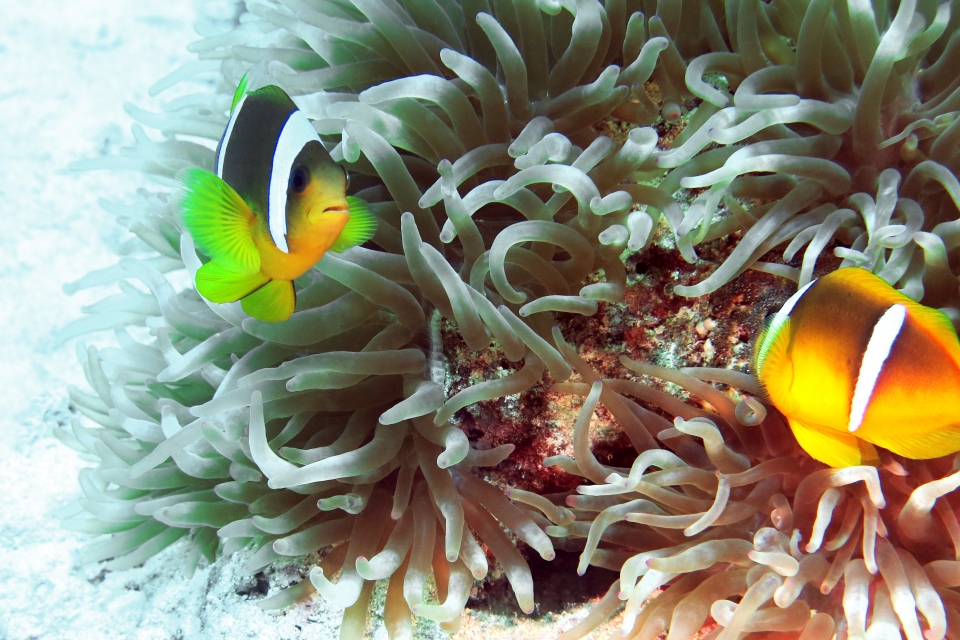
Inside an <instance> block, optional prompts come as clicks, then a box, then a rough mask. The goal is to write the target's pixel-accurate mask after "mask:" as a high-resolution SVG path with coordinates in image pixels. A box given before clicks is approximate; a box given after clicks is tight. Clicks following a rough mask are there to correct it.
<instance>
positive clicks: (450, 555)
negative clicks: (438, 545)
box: [447, 553, 460, 562]
mask: <svg viewBox="0 0 960 640" xmlns="http://www.w3.org/2000/svg"><path fill="white" fill-rule="evenodd" d="M459 557H460V556H459V555H458V554H456V553H448V554H447V562H456V561H457V558H459Z"/></svg>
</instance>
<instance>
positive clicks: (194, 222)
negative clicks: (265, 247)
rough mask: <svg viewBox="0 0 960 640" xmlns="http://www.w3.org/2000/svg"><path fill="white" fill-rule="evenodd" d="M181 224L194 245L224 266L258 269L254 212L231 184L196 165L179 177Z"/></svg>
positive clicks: (248, 271)
mask: <svg viewBox="0 0 960 640" xmlns="http://www.w3.org/2000/svg"><path fill="white" fill-rule="evenodd" d="M178 178H179V180H180V183H181V184H182V185H183V191H182V196H181V199H180V209H181V214H180V215H181V219H182V220H183V225H184V226H185V227H186V228H187V230H188V231H189V232H190V235H191V236H193V241H194V242H195V243H196V245H197V247H198V248H199V249H200V250H201V251H203V252H204V253H205V254H207V255H208V256H210V257H211V258H212V259H213V260H215V261H216V262H217V263H218V264H220V265H221V266H222V267H224V268H225V269H228V270H230V271H233V272H235V273H239V274H254V273H257V272H258V271H260V252H259V251H258V250H257V246H256V244H255V243H254V241H253V222H254V220H255V219H256V216H255V214H254V213H253V211H251V210H250V207H248V206H247V203H246V202H244V201H243V198H241V197H240V195H239V194H238V193H237V192H236V191H234V189H233V187H231V186H230V185H228V184H227V183H226V182H224V181H223V180H221V179H220V178H219V177H217V176H216V175H215V174H213V173H210V172H209V171H205V170H203V169H200V168H198V167H190V168H189V169H185V170H184V171H182V172H181V173H180V174H179V176H178Z"/></svg>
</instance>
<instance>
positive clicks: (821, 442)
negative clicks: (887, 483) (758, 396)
mask: <svg viewBox="0 0 960 640" xmlns="http://www.w3.org/2000/svg"><path fill="white" fill-rule="evenodd" d="M754 370H755V372H756V375H757V377H758V379H759V381H760V383H761V385H762V386H763V388H764V390H765V391H766V393H767V394H768V395H769V399H770V400H771V401H772V402H773V404H774V405H775V406H776V407H777V409H779V410H780V411H781V413H783V414H784V415H785V416H786V417H787V420H788V421H789V423H790V428H791V429H792V430H793V433H794V435H795V436H796V438H797V442H798V443H799V444H800V446H801V447H803V449H804V450H805V451H806V452H807V453H809V454H810V455H811V456H812V457H813V458H815V459H817V460H819V461H821V462H824V463H826V464H828V465H830V466H832V467H847V466H853V465H859V464H874V465H876V464H878V463H879V457H878V455H877V452H876V449H875V448H874V445H876V446H878V447H882V448H884V449H888V450H890V451H892V452H893V453H896V454H899V455H902V456H904V457H906V458H912V459H927V458H937V457H940V456H944V455H947V454H950V453H954V452H956V451H960V343H958V340H957V334H956V332H955V331H954V328H953V325H952V324H951V323H950V320H949V319H948V318H947V316H946V315H945V314H943V313H942V312H940V311H938V310H936V309H931V308H929V307H924V306H923V305H921V304H919V303H917V302H914V301H913V300H911V299H910V298H908V297H907V296H905V295H903V294H902V293H900V292H898V291H897V290H896V289H894V288H893V287H891V286H890V285H888V284H887V283H886V282H884V281H883V280H882V279H880V278H878V277H877V276H875V275H873V274H871V273H869V272H867V271H864V270H863V269H859V268H845V269H839V270H838V271H835V272H833V273H831V274H829V275H827V276H824V277H822V278H820V279H819V280H815V281H813V282H811V283H810V284H808V285H806V286H805V287H803V288H801V289H800V290H799V291H797V293H796V294H794V295H793V297H791V298H790V299H789V300H787V302H786V304H784V306H783V308H782V309H780V311H779V312H777V313H776V314H775V315H773V316H772V317H771V318H770V319H769V320H768V322H767V324H766V326H765V327H764V329H763V331H762V332H761V334H760V336H759V337H758V339H757V342H756V347H755V352H754Z"/></svg>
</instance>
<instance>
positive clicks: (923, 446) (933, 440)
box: [871, 417, 960, 460]
mask: <svg viewBox="0 0 960 640" xmlns="http://www.w3.org/2000/svg"><path fill="white" fill-rule="evenodd" d="M957 419H958V420H960V417H958V418H957ZM871 440H872V441H873V443H874V444H876V445H877V446H880V447H883V448H884V449H889V450H890V451H892V452H893V453H896V454H897V455H901V456H903V457H904V458H910V459H912V460H929V459H930V458H939V457H941V456H946V455H950V454H951V453H956V452H957V451H960V422H958V423H956V424H952V425H946V426H944V427H938V428H937V429H935V430H933V431H928V432H927V433H920V434H918V433H917V432H916V431H914V430H911V429H909V428H907V427H904V428H903V429H901V430H898V431H897V432H896V433H894V434H892V435H890V436H882V437H871Z"/></svg>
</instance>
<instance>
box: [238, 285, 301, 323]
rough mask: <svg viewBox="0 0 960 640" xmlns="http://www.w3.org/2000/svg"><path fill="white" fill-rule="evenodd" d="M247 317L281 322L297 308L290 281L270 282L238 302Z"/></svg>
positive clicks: (295, 295)
mask: <svg viewBox="0 0 960 640" xmlns="http://www.w3.org/2000/svg"><path fill="white" fill-rule="evenodd" d="M240 304H241V305H242V306H243V310H244V311H246V312H247V314H248V315H250V316H253V317H254V318H256V319H257V320H263V321H264V322H283V321H284V320H286V319H287V318H289V317H290V315H291V314H292V313H293V310H294V308H295V307H296V306H297V294H296V292H295V291H294V289H293V282H291V281H290V280H271V281H270V282H268V283H267V284H265V285H263V286H262V287H260V288H259V289H257V290H256V291H254V292H253V293H251V294H250V295H248V296H246V297H245V298H243V299H242V300H241V301H240Z"/></svg>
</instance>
